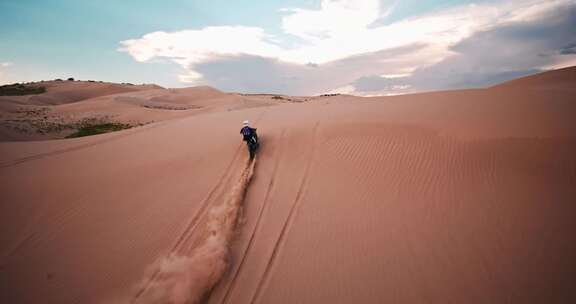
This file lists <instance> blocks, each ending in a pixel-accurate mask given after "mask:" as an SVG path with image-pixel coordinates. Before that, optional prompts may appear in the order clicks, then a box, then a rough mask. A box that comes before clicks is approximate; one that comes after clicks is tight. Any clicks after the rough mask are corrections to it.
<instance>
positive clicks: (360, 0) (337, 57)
mask: <svg viewBox="0 0 576 304" xmlns="http://www.w3.org/2000/svg"><path fill="white" fill-rule="evenodd" d="M573 6H574V0H551V1H536V0H507V1H500V2H485V3H484V2H483V4H469V5H462V6H457V7H451V8H448V9H444V10H442V11H437V12H433V13H430V14H425V15H420V16H414V17H411V18H408V19H404V20H400V21H398V22H395V23H392V24H382V23H381V22H379V20H382V17H383V15H386V14H389V13H390V11H391V10H392V9H393V7H394V5H393V4H392V5H390V6H389V7H382V6H381V3H380V2H379V1H378V0H322V1H321V2H320V7H319V9H316V10H311V9H300V8H290V9H285V10H283V13H284V14H285V16H284V17H283V18H282V30H283V31H284V33H283V34H282V35H276V36H272V35H270V34H267V33H266V32H265V31H264V30H263V29H260V28H256V27H244V26H211V27H205V28H202V29H197V30H182V31H175V32H153V33H149V34H146V35H144V36H142V37H141V38H136V39H131V40H126V41H122V42H121V45H122V46H121V48H120V50H121V51H124V52H127V53H128V54H130V55H131V56H132V57H133V58H134V59H135V60H137V61H139V62H151V61H156V60H165V61H169V62H173V63H176V64H178V65H180V66H181V67H182V68H183V70H184V72H183V73H182V74H181V75H180V77H179V78H180V80H181V81H182V82H186V83H190V84H207V85H213V86H216V87H218V88H220V89H223V90H232V91H242V92H276V93H287V94H317V93H322V92H328V91H332V90H335V89H339V88H346V89H347V90H348V89H349V88H350V87H354V88H355V89H356V91H355V92H356V93H358V94H364V93H366V92H370V94H372V93H374V92H380V93H382V94H396V93H399V92H400V93H403V92H412V91H419V90H430V89H443V88H452V87H466V86H472V85H477V84H485V83H490V81H489V80H490V78H491V77H493V78H491V79H493V80H498V79H506V78H507V77H509V76H513V75H517V74H522V73H527V72H532V71H535V70H538V69H541V68H543V67H545V66H551V65H552V66H553V65H557V64H559V62H560V61H562V60H560V59H557V58H556V57H554V56H559V55H560V54H565V55H564V57H570V56H568V55H571V54H572V53H571V52H573V47H570V46H571V44H570V43H573V42H574V41H576V39H572V40H565V41H563V42H562V43H561V44H560V45H558V43H559V42H560V41H561V40H563V39H570V34H569V33H568V31H569V30H570V28H569V27H568V26H570V25H571V23H570V22H569V21H566V20H567V19H568V20H570V16H568V15H569V14H568V15H566V14H564V15H562V18H563V19H561V20H564V21H558V19H556V17H555V15H554V16H552V15H550V12H558V11H561V10H563V11H565V12H569V10H566V8H570V7H573ZM543 16H547V17H546V18H545V17H543ZM552 28H554V29H556V30H559V29H561V31H560V32H561V34H557V33H552V32H550V29H552ZM572 28H573V27H572ZM543 33H544V34H543ZM543 35H544V36H546V37H543ZM290 36H292V37H297V39H299V40H298V41H300V42H298V43H296V44H295V45H292V46H291V47H283V46H281V45H282V44H281V43H282V42H283V41H286V40H287V39H289V37H290ZM549 36H554V37H555V38H551V37H549ZM551 47H556V49H552V48H551ZM399 50H400V51H399ZM487 50H489V51H487ZM518 56H524V57H523V58H521V57H518ZM515 57H518V58H515ZM563 60H564V61H565V59H563ZM560 63H561V62H560ZM438 73H440V74H438ZM390 74H403V75H411V76H410V77H405V78H403V79H402V81H400V80H398V79H395V80H390V77H381V76H379V75H390ZM474 75H476V76H474ZM474 77H476V78H477V79H474Z"/></svg>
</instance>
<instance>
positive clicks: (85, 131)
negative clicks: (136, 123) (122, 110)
mask: <svg viewBox="0 0 576 304" xmlns="http://www.w3.org/2000/svg"><path fill="white" fill-rule="evenodd" d="M132 127H133V126H132V125H130V124H123V123H117V122H106V123H99V124H86V125H83V126H80V128H78V130H77V131H76V132H74V133H72V134H70V135H68V136H66V138H76V137H84V136H91V135H97V134H104V133H109V132H115V131H120V130H125V129H130V128H132Z"/></svg>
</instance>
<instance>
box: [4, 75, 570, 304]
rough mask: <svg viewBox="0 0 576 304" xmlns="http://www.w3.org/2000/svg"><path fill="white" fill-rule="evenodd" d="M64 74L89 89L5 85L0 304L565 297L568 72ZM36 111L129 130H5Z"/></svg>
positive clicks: (39, 116) (35, 117)
mask: <svg viewBox="0 0 576 304" xmlns="http://www.w3.org/2000/svg"><path fill="white" fill-rule="evenodd" d="M63 83H64V82H63ZM55 85H56V86H58V85H60V84H55ZM65 85H66V86H67V88H66V90H72V91H73V90H74V87H73V86H74V85H78V86H80V87H82V88H83V89H81V90H84V89H86V88H89V89H88V90H89V91H90V93H89V94H88V93H86V95H82V94H84V93H82V94H80V93H78V94H76V93H74V92H72V93H66V94H69V96H75V97H74V98H71V99H68V101H66V102H64V101H62V102H60V101H61V100H59V99H57V98H55V99H50V100H49V101H46V103H42V102H41V100H42V98H41V97H42V96H43V95H45V94H53V93H54V92H55V90H56V88H55V87H53V88H50V87H49V88H48V91H47V92H46V93H43V94H39V95H36V96H37V97H40V99H34V100H29V99H30V98H31V96H33V95H29V96H17V97H14V96H10V97H5V96H0V105H1V106H0V111H2V113H3V116H2V117H3V119H4V120H3V124H2V127H1V128H0V139H1V141H2V142H0V184H1V185H2V191H0V215H2V220H1V221H0V222H1V223H2V224H1V225H2V226H1V227H0V286H1V288H0V303H38V302H42V303H109V302H110V301H112V302H118V301H120V302H121V303H194V302H202V303H211V304H212V303H214V304H215V303H442V304H444V303H479V304H480V303H573V302H576V289H574V286H573V278H574V277H575V276H576V236H575V235H574V233H573V231H576V218H575V217H576V205H575V204H574V202H576V120H575V119H574V117H576V99H575V97H574V96H576V68H575V67H572V68H567V69H562V70H557V71H550V72H546V73H543V74H539V75H535V76H531V77H527V78H522V79H518V80H514V81H511V82H507V83H504V84H501V85H498V86H494V87H491V88H485V89H473V90H459V91H446V92H432V93H422V94H414V95H403V96H394V97H371V98H362V97H355V96H347V95H337V96H315V97H294V96H277V97H276V96H275V95H267V94H262V95H247V94H236V93H224V92H220V91H218V90H216V89H213V88H208V87H200V88H188V89H164V88H159V87H147V88H144V87H141V88H133V89H131V90H129V89H128V88H132V86H129V85H114V86H115V87H114V89H105V87H107V85H108V84H99V83H80V82H70V83H68V82H65ZM100 86H104V87H100ZM116 86H119V87H118V88H120V89H117V87H116ZM124 86H126V88H127V89H126V90H127V91H122V92H119V91H118V90H124ZM62 90H64V88H62ZM79 90H80V89H79ZM80 95H82V96H81V97H78V96H80ZM88 95H90V96H88ZM47 96H48V95H47ZM50 96H53V95H50ZM40 108H41V109H40ZM44 116H47V117H48V118H46V120H51V119H52V120H51V121H52V122H53V123H54V124H58V123H63V124H64V123H69V124H72V123H73V122H74V121H76V120H78V119H83V118H90V117H103V119H104V118H105V119H109V120H113V121H118V122H123V123H128V122H130V123H132V122H133V123H135V127H133V128H130V129H127V130H123V131H118V132H111V133H107V134H101V135H95V136H88V137H81V138H74V139H65V140H63V139H61V138H62V137H64V136H65V135H66V134H67V132H71V130H70V129H66V130H61V131H58V132H52V131H50V132H46V133H43V134H37V133H29V134H27V133H25V132H21V131H18V130H14V129H11V128H12V127H13V126H14V125H11V124H10V123H14V124H16V123H17V124H18V126H24V125H26V126H30V128H33V127H38V128H43V127H45V126H44V125H39V126H37V125H36V124H37V123H38V121H43V119H44ZM6 117H8V118H6ZM246 119H248V120H250V121H251V122H252V124H253V126H254V127H256V128H258V132H259V135H260V139H261V143H262V145H261V149H260V151H259V154H258V164H257V166H256V167H254V163H252V164H250V163H249V162H247V159H248V155H247V154H248V153H247V151H246V147H245V145H244V143H243V142H241V139H240V135H239V134H238V131H239V129H240V127H241V122H242V121H243V120H246ZM12 120H18V122H13V121H12ZM30 121H31V122H30ZM136 123H142V125H137V124H136ZM50 126H52V125H50ZM48 139H57V140H48ZM252 173H253V176H252ZM248 185H249V186H248Z"/></svg>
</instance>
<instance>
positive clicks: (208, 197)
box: [131, 144, 242, 303]
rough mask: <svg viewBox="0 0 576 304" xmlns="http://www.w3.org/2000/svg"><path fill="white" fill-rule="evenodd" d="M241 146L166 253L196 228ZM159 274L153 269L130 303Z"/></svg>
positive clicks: (182, 241) (226, 176) (225, 177)
mask: <svg viewBox="0 0 576 304" xmlns="http://www.w3.org/2000/svg"><path fill="white" fill-rule="evenodd" d="M241 148H242V144H239V145H238V147H237V148H236V152H234V157H233V158H232V160H231V161H230V162H229V163H228V165H227V166H226V169H225V170H224V172H223V173H222V175H221V176H220V178H219V179H218V182H216V184H214V185H213V186H212V188H211V189H210V191H209V192H208V194H207V195H206V197H204V199H203V200H202V202H201V203H200V208H199V209H198V211H197V212H196V213H194V215H193V216H192V218H191V219H190V220H189V221H188V223H187V224H186V226H185V228H184V230H183V231H182V232H181V233H180V234H179V236H178V238H177V239H176V242H175V243H174V244H173V245H172V246H171V247H170V250H169V251H168V255H170V254H173V253H175V252H176V251H178V249H179V248H180V246H181V245H182V244H183V243H184V241H186V240H187V239H188V238H189V236H190V234H191V233H193V232H194V231H195V230H196V227H198V223H199V222H200V221H201V218H202V217H203V216H204V215H205V214H206V212H207V210H208V209H209V208H208V207H209V206H210V205H211V203H212V202H213V201H212V198H213V197H214V194H216V192H217V190H218V189H219V188H220V187H221V185H222V184H223V183H224V181H227V180H228V179H229V178H228V177H229V176H230V175H231V169H232V166H233V165H234V163H235V162H236V160H237V159H238V156H239V155H241V153H240V152H241ZM159 274H160V269H157V270H155V271H154V273H153V274H152V275H151V276H150V278H149V279H148V280H147V282H146V284H145V285H144V286H143V287H142V288H140V289H139V290H138V291H137V292H136V294H135V295H134V297H133V298H132V301H131V303H136V302H137V301H138V299H139V298H140V296H142V294H144V292H146V290H148V289H149V288H150V285H151V284H152V283H153V282H154V280H155V279H156V278H157V277H158V275H159Z"/></svg>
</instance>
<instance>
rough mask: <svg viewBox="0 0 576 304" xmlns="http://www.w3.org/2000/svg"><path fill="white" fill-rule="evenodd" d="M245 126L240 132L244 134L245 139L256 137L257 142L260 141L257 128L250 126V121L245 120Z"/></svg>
mask: <svg viewBox="0 0 576 304" xmlns="http://www.w3.org/2000/svg"><path fill="white" fill-rule="evenodd" d="M242 124H243V125H244V127H242V129H240V134H242V136H243V140H244V141H246V142H248V141H249V140H251V139H254V141H255V142H256V143H258V134H256V128H251V127H250V122H249V121H248V120H245V121H244V122H243V123H242Z"/></svg>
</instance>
